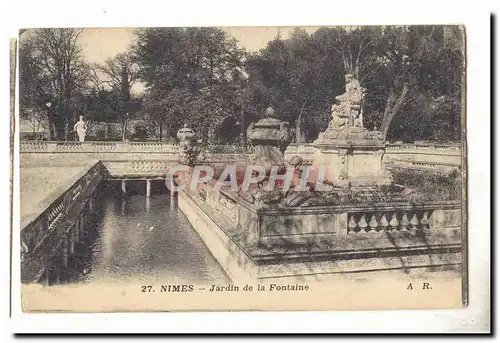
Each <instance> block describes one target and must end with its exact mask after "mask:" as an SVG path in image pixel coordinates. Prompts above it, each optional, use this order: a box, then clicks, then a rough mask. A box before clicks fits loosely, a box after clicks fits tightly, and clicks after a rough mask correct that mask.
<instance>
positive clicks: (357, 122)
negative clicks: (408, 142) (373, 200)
mask: <svg viewBox="0 0 500 343" xmlns="http://www.w3.org/2000/svg"><path fill="white" fill-rule="evenodd" d="M345 82H346V86H345V89H346V90H345V93H343V94H341V95H338V96H336V97H335V99H334V103H333V105H332V119H331V121H330V123H329V124H328V128H327V129H326V130H325V131H323V132H321V133H320V134H319V136H318V139H317V140H316V141H315V145H316V146H317V148H318V150H317V152H316V153H315V157H314V162H313V167H321V166H326V172H325V179H326V180H328V181H330V182H332V184H333V185H334V186H336V187H354V186H355V187H373V186H374V185H378V186H380V185H389V184H391V182H392V178H391V175H390V173H389V172H388V171H387V170H386V169H385V167H384V162H383V157H384V154H385V138H384V135H383V134H382V132H380V131H377V130H368V129H367V128H365V127H364V125H363V111H362V103H363V97H364V95H365V89H363V87H361V85H360V84H359V81H358V80H356V78H355V77H354V76H353V75H351V74H347V75H346V76H345Z"/></svg>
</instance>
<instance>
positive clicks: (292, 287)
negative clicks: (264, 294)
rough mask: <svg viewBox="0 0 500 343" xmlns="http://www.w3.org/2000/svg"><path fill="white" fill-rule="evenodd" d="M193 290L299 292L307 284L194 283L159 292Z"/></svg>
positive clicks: (144, 289)
mask: <svg viewBox="0 0 500 343" xmlns="http://www.w3.org/2000/svg"><path fill="white" fill-rule="evenodd" d="M195 290H199V291H209V292H240V291H243V292H253V291H269V292H283V291H289V292H300V291H308V290H309V285H299V284H285V285H278V284H275V283H271V284H266V285H261V284H258V285H248V284H247V285H244V286H242V285H239V286H237V285H232V284H229V285H211V286H210V287H209V288H200V287H198V288H196V287H195V286H194V285H161V286H160V292H193V291H195ZM142 292H155V287H154V286H151V285H143V286H142Z"/></svg>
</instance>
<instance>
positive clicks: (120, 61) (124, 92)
mask: <svg viewBox="0 0 500 343" xmlns="http://www.w3.org/2000/svg"><path fill="white" fill-rule="evenodd" d="M98 71H100V72H101V73H102V74H103V75H104V77H103V78H99V76H98V75H97V72H98ZM94 74H95V75H96V76H97V78H98V79H100V83H99V82H97V87H98V88H99V87H102V84H106V85H108V86H109V87H110V88H111V89H112V91H114V92H115V93H117V94H119V97H118V101H117V104H118V113H119V118H120V122H121V124H122V140H123V141H125V138H126V137H125V135H126V131H127V120H128V119H129V117H130V114H131V113H130V112H131V105H132V104H131V94H130V92H131V89H132V87H133V85H134V84H135V83H136V81H137V80H138V75H137V64H136V63H135V60H134V56H133V55H132V53H130V52H125V53H120V54H118V55H116V56H115V57H113V58H109V59H107V60H106V61H105V62H104V63H103V64H102V65H99V64H97V65H95V66H94ZM94 79H95V78H94ZM94 83H96V82H94Z"/></svg>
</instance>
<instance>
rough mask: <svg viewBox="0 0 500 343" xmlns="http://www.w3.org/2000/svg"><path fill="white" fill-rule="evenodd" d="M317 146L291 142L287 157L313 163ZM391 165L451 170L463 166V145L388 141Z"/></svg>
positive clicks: (388, 158)
mask: <svg viewBox="0 0 500 343" xmlns="http://www.w3.org/2000/svg"><path fill="white" fill-rule="evenodd" d="M315 152H316V148H315V147H314V145H313V144H312V143H301V144H290V145H289V146H288V148H287V149H286V151H285V158H286V159H290V158H292V157H293V156H295V155H298V156H301V157H302V158H303V159H304V164H312V162H313V161H314V155H315ZM384 159H385V161H386V162H387V163H388V164H389V165H388V166H389V167H395V168H410V169H412V168H414V169H429V170H442V171H450V170H454V169H457V168H461V165H462V157H461V146H460V144H458V143H448V144H446V143H427V142H415V143H411V144H409V143H402V142H395V143H387V144H386V152H385V155H384Z"/></svg>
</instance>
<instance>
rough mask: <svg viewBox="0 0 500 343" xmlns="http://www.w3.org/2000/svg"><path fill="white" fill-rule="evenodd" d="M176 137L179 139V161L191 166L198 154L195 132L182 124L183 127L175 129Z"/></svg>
mask: <svg viewBox="0 0 500 343" xmlns="http://www.w3.org/2000/svg"><path fill="white" fill-rule="evenodd" d="M177 138H178V139H179V162H180V163H181V164H186V165H188V166H190V167H193V166H194V165H195V163H196V159H197V157H198V154H199V149H198V141H197V140H196V134H195V132H194V131H193V129H191V128H189V127H188V126H187V124H184V127H183V128H181V129H180V130H179V131H177Z"/></svg>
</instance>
